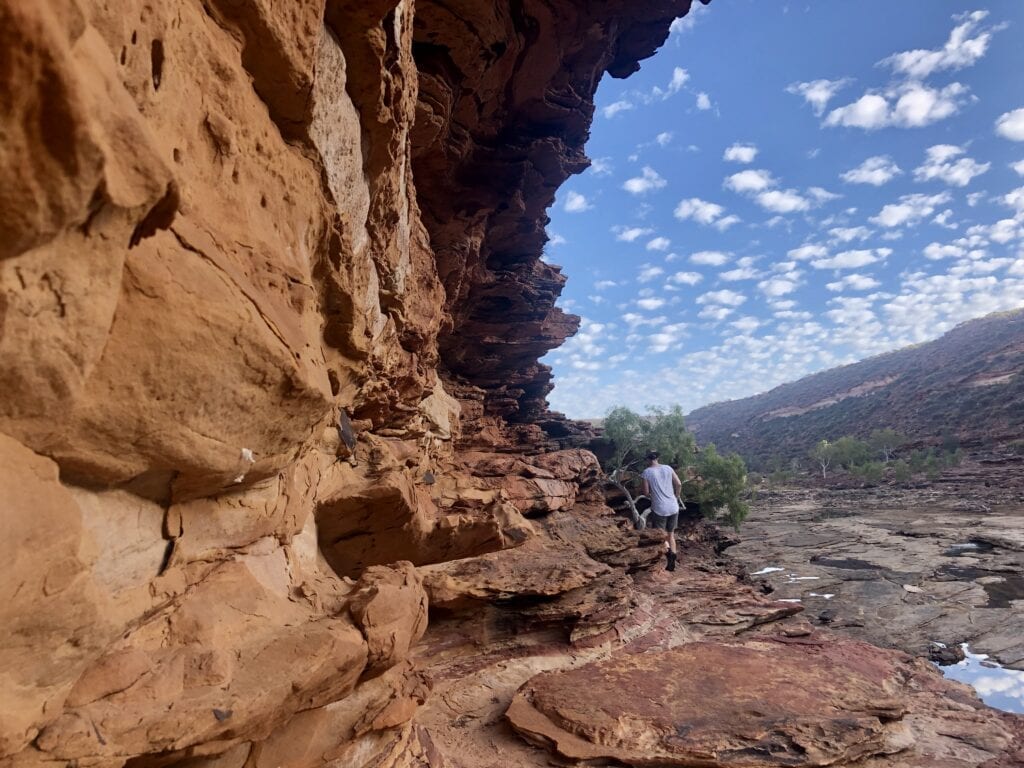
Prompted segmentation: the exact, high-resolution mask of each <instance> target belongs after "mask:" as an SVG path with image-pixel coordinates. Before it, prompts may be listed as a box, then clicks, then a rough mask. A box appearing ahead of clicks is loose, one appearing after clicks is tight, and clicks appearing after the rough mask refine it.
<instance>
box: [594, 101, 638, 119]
mask: <svg viewBox="0 0 1024 768" xmlns="http://www.w3.org/2000/svg"><path fill="white" fill-rule="evenodd" d="M633 108H634V107H633V102H631V101H629V100H627V99H619V100H618V101H613V102H612V103H611V104H608V105H607V106H604V107H601V114H603V115H604V116H605V117H606V118H608V119H611V118H613V117H615V116H616V115H617V114H619V113H620V112H626V111H627V110H630V109H633Z"/></svg>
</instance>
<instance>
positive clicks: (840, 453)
mask: <svg viewBox="0 0 1024 768" xmlns="http://www.w3.org/2000/svg"><path fill="white" fill-rule="evenodd" d="M832 450H833V452H834V454H833V456H834V458H833V460H834V461H835V463H836V464H839V465H840V466H841V467H843V468H844V469H852V468H853V467H855V466H857V465H859V464H865V463H867V461H868V460H869V459H870V458H871V447H870V446H869V445H868V444H867V443H865V442H864V441H863V440H858V439H857V438H855V437H850V436H849V435H846V436H845V437H840V438H839V439H838V440H836V441H835V442H834V443H832Z"/></svg>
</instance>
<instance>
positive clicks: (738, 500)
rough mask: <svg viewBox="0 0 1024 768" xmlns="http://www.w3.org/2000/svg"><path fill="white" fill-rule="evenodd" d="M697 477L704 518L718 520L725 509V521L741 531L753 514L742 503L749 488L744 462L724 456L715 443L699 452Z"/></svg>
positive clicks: (733, 456)
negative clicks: (749, 516)
mask: <svg viewBox="0 0 1024 768" xmlns="http://www.w3.org/2000/svg"><path fill="white" fill-rule="evenodd" d="M697 474H698V477H699V479H698V481H697V500H698V501H699V502H700V508H701V511H702V512H703V513H704V515H705V517H711V518H714V517H717V516H718V515H719V514H720V513H721V512H722V510H725V513H726V514H725V519H726V520H728V521H729V524H730V525H732V527H733V528H735V529H736V530H739V528H740V523H742V522H743V521H744V520H746V519H747V515H748V514H750V507H749V505H748V504H747V503H746V502H745V501H744V500H743V493H744V491H745V490H746V487H747V467H746V465H745V464H744V463H743V459H742V458H740V456H739V455H738V454H735V453H731V454H729V455H728V456H722V455H720V454H719V453H718V450H717V449H716V448H715V446H714V443H709V444H708V445H707V446H706V447H705V448H704V449H703V450H702V451H701V453H700V460H699V461H698V462H697Z"/></svg>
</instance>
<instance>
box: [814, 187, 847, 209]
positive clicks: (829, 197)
mask: <svg viewBox="0 0 1024 768" xmlns="http://www.w3.org/2000/svg"><path fill="white" fill-rule="evenodd" d="M807 194H808V195H810V196H811V199H812V200H814V202H815V203H817V204H818V205H824V204H825V203H828V202H831V201H833V200H838V199H839V198H840V197H842V195H837V194H836V193H835V192H829V191H828V190H827V189H824V188H823V187H808V188H807Z"/></svg>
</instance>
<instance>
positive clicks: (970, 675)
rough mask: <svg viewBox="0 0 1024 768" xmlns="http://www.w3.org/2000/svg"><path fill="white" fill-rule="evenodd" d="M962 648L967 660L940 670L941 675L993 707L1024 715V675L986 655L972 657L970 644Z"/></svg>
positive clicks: (973, 654)
mask: <svg viewBox="0 0 1024 768" xmlns="http://www.w3.org/2000/svg"><path fill="white" fill-rule="evenodd" d="M960 647H961V648H963V649H964V660H963V661H959V662H957V663H956V664H950V665H949V666H948V667H939V669H941V670H942V674H944V675H945V676H946V677H948V678H951V679H953V680H959V681H960V682H961V683H967V684H968V685H970V686H973V687H974V690H976V691H977V692H978V696H980V697H981V700H982V701H984V702H985V703H986V704H988V705H989V706H990V707H995V708H996V709H1002V710H1004V711H1006V712H1019V713H1021V714H1024V671H1019V670H1016V669H1006V668H1005V667H1001V666H999V665H998V664H996V663H995V662H994V661H991V660H989V657H988V656H987V655H985V654H984V653H971V651H970V649H969V648H968V647H967V643H964V644H963V645H961V646H960ZM983 662H984V664H983Z"/></svg>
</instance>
